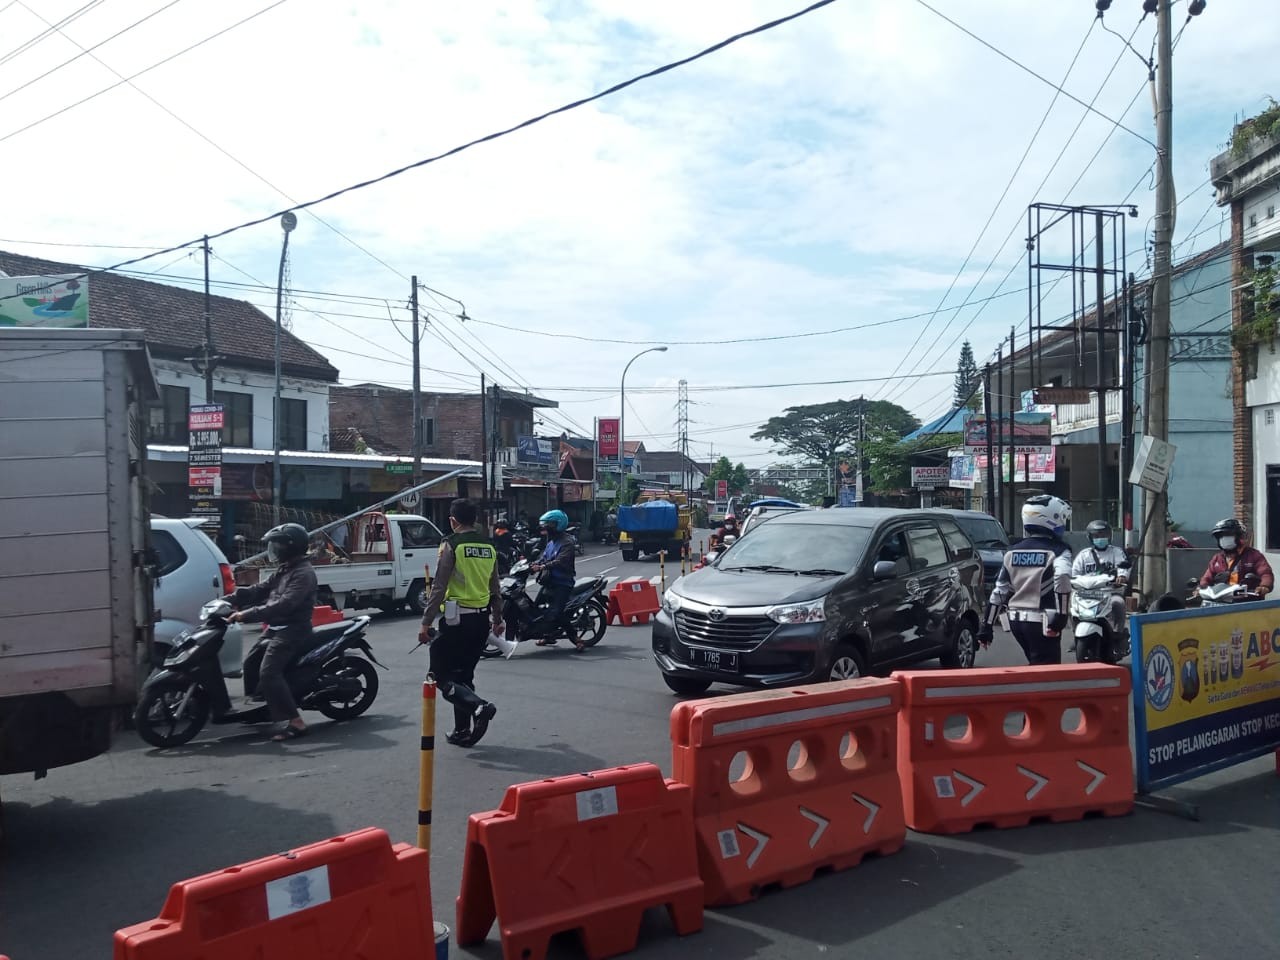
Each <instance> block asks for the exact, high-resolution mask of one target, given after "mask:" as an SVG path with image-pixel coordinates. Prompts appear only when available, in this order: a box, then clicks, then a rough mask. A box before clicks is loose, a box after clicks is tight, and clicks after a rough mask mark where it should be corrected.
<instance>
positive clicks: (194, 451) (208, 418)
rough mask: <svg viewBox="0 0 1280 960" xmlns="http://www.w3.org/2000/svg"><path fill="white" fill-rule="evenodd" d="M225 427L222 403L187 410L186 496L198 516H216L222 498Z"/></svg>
mask: <svg viewBox="0 0 1280 960" xmlns="http://www.w3.org/2000/svg"><path fill="white" fill-rule="evenodd" d="M222 426H223V411H222V404H220V403H193V404H192V405H191V406H190V408H189V409H188V410H187V497H188V499H189V500H191V501H192V505H191V508H190V509H191V512H192V513H193V514H195V515H196V516H206V517H210V518H211V519H216V518H217V517H219V516H220V515H221V509H220V508H219V507H218V505H217V503H215V502H214V501H216V500H219V499H221V498H222Z"/></svg>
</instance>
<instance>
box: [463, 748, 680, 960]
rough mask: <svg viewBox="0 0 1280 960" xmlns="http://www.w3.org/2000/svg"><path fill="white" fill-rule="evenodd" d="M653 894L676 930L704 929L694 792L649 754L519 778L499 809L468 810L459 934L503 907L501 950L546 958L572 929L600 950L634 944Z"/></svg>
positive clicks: (469, 933)
mask: <svg viewBox="0 0 1280 960" xmlns="http://www.w3.org/2000/svg"><path fill="white" fill-rule="evenodd" d="M656 906H666V907H667V909H668V912H669V913H670V915H671V919H672V923H673V924H674V926H675V929H676V932H677V933H679V934H680V935H681V936H683V935H685V934H690V933H696V932H697V931H699V930H701V929H702V881H701V880H700V879H698V864H697V858H696V857H695V856H694V846H693V807H692V795H691V793H690V791H689V788H688V787H686V786H684V785H683V784H679V783H675V782H674V781H671V780H664V779H663V776H662V771H660V770H659V769H658V768H657V767H656V766H654V765H653V764H651V763H637V764H633V765H631V766H625V767H613V768H611V769H609V770H598V771H596V772H595V773H580V774H575V775H573V776H568V777H556V778H554V779H549V780H540V781H537V782H535V783H521V784H517V785H516V786H512V787H508V788H507V792H506V795H505V796H504V797H503V798H502V806H501V807H500V808H499V809H497V810H493V811H490V812H489V813H475V814H472V815H471V819H470V821H469V822H468V824H467V848H466V853H465V854H464V857H463V862H462V891H461V894H460V895H459V896H458V902H457V939H458V944H459V945H460V946H469V945H472V944H478V943H481V942H483V941H484V939H485V937H486V936H487V935H488V933H489V928H490V927H492V926H493V922H494V920H495V919H496V920H497V921H498V925H499V928H500V930H501V935H502V953H503V956H504V957H505V958H506V960H541V958H543V957H545V956H546V952H547V945H548V943H549V942H550V940H551V937H552V936H553V935H554V934H557V933H562V932H564V931H566V930H577V931H579V933H580V935H581V938H582V946H583V948H584V950H585V951H586V954H587V956H588V957H589V958H590V960H600V958H603V957H612V956H616V955H617V954H619V953H626V952H627V951H628V950H631V949H634V947H635V945H636V938H637V937H638V936H639V933H640V920H641V917H642V915H643V913H644V911H645V910H647V909H648V908H650V907H656Z"/></svg>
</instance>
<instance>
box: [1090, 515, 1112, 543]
mask: <svg viewBox="0 0 1280 960" xmlns="http://www.w3.org/2000/svg"><path fill="white" fill-rule="evenodd" d="M1085 532H1086V533H1088V535H1089V539H1090V540H1092V539H1093V538H1094V537H1098V538H1099V539H1101V538H1102V537H1106V538H1107V539H1108V540H1110V539H1111V524H1109V523H1107V521H1105V520H1094V521H1093V522H1092V523H1090V524H1089V526H1088V527H1086V528H1085Z"/></svg>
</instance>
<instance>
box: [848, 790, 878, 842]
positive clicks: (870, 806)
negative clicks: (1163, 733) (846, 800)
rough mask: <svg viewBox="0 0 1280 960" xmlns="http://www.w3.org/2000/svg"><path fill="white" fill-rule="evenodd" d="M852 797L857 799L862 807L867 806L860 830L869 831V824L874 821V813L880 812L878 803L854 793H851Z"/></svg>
mask: <svg viewBox="0 0 1280 960" xmlns="http://www.w3.org/2000/svg"><path fill="white" fill-rule="evenodd" d="M853 799H855V800H857V801H858V802H859V803H860V804H862V805H863V806H864V807H866V808H867V819H866V820H864V821H862V832H863V833H870V832H871V824H873V823H875V822H876V814H877V813H879V812H880V804H878V803H872V802H871V801H870V800H868V799H867V798H866V797H861V796H859V795H858V794H856V793H855V794H854V795H853Z"/></svg>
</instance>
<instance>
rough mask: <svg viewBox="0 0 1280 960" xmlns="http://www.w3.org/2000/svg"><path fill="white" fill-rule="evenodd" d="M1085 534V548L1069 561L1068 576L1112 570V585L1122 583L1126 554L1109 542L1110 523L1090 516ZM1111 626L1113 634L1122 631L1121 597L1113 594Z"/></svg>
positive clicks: (1126, 577)
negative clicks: (1086, 537) (1092, 518)
mask: <svg viewBox="0 0 1280 960" xmlns="http://www.w3.org/2000/svg"><path fill="white" fill-rule="evenodd" d="M1086 532H1087V533H1088V536H1089V549H1087V550H1081V551H1080V553H1079V554H1077V556H1076V558H1075V561H1074V562H1073V563H1072V564H1071V576H1073V577H1081V576H1085V575H1086V574H1090V573H1114V574H1115V575H1116V585H1117V586H1123V585H1124V584H1126V583H1128V581H1129V568H1130V566H1131V564H1130V562H1129V555H1128V554H1127V553H1125V552H1124V548H1123V547H1118V546H1116V545H1115V544H1113V543H1112V542H1111V524H1109V523H1107V521H1105V520H1094V521H1093V522H1092V523H1090V524H1089V526H1088V527H1087V528H1086ZM1110 620H1111V626H1112V628H1113V629H1114V630H1115V632H1116V635H1117V636H1119V635H1122V634H1124V633H1125V632H1126V627H1125V607H1124V597H1123V596H1121V595H1120V594H1116V595H1115V596H1114V597H1112V599H1111V617H1110Z"/></svg>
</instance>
